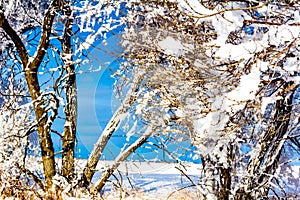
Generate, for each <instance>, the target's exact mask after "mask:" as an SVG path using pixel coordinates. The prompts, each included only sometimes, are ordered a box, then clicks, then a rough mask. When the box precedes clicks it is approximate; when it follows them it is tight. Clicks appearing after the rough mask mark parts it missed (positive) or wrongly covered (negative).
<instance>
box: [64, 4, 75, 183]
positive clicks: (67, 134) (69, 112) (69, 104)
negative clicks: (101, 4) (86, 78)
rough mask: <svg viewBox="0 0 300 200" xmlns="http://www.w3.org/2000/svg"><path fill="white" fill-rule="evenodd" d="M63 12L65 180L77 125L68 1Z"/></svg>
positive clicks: (70, 175) (71, 163)
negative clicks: (64, 17) (64, 18)
mask: <svg viewBox="0 0 300 200" xmlns="http://www.w3.org/2000/svg"><path fill="white" fill-rule="evenodd" d="M63 14H64V15H65V16H66V22H65V29H64V34H63V41H62V48H63V58H62V59H63V61H64V64H65V66H64V67H65V70H66V73H67V77H66V84H65V91H66V106H65V109H64V112H65V115H66V121H65V125H64V134H63V138H62V151H63V153H62V174H63V176H64V177H65V178H67V180H71V179H72V178H73V175H74V157H75V152H74V150H75V140H76V127H77V87H76V72H75V66H74V61H73V58H72V53H73V51H72V43H71V37H72V33H73V32H72V25H73V16H72V11H71V7H70V1H69V0H66V1H64V7H63Z"/></svg>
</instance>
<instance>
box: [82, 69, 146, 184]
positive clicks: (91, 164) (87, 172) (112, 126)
mask: <svg viewBox="0 0 300 200" xmlns="http://www.w3.org/2000/svg"><path fill="white" fill-rule="evenodd" d="M142 77H143V75H141V76H140V77H138V78H136V79H134V80H133V83H132V87H131V88H130V90H129V91H128V92H127V95H126V97H125V99H124V100H123V102H122V103H121V105H120V107H119V108H118V110H117V111H116V112H115V114H114V115H113V117H112V118H111V120H110V121H109V122H108V124H107V125H106V127H105V129H104V131H103V132H102V134H101V136H100V137H99V139H98V141H97V142H96V144H95V145H94V149H93V151H92V153H91V155H90V156H89V158H88V162H87V164H86V166H85V168H84V171H83V176H82V178H81V180H80V183H79V184H80V185H82V186H85V187H87V186H88V185H89V184H90V182H91V180H92V177H93V175H94V173H95V172H96V166H97V163H98V161H99V159H100V157H101V155H102V153H103V150H104V148H105V147H106V144H107V142H108V140H109V139H110V138H111V136H112V134H113V133H114V132H115V130H116V129H117V128H118V126H119V125H120V123H121V122H122V121H123V116H124V114H126V112H127V111H128V109H129V108H130V106H131V105H132V104H133V103H134V102H135V100H136V92H137V89H138V86H139V84H140V81H141V79H142Z"/></svg>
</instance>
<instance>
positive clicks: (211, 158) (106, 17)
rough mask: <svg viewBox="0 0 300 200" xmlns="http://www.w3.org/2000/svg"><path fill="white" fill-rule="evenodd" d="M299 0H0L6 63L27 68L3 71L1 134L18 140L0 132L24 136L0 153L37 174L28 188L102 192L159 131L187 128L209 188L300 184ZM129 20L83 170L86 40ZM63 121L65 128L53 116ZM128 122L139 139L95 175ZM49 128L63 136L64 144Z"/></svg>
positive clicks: (288, 189) (247, 189)
mask: <svg viewBox="0 0 300 200" xmlns="http://www.w3.org/2000/svg"><path fill="white" fill-rule="evenodd" d="M299 6H300V5H299V3H298V2H296V1H284V2H281V1H222V2H220V1H200V0H199V1H192V0H191V1H189V0H182V1H181V0H169V1H168V0H166V1H158V0H154V1H142V0H141V1H140V0H135V1H132V0H122V1H114V0H107V1H88V0H87V1H71V0H45V1H39V2H36V1H33V0H29V1H25V0H24V1H23V0H13V1H5V0H2V1H0V37H1V43H0V44H1V45H0V52H1V55H0V56H1V60H0V61H1V70H3V69H8V67H10V66H13V67H16V68H18V69H19V71H18V72H19V73H20V74H19V75H18V76H20V78H18V79H9V81H7V82H6V84H7V85H8V86H7V87H8V88H9V90H8V89H4V90H0V91H1V93H3V94H6V95H8V96H6V97H5V98H3V95H1V98H0V101H1V108H3V109H1V124H5V125H3V126H4V127H6V128H5V129H3V131H2V132H0V133H1V140H3V141H4V140H6V139H8V140H10V139H11V137H6V136H5V137H2V136H4V135H6V134H9V135H11V136H15V135H16V134H17V135H18V136H19V137H20V138H19V140H13V141H10V142H9V144H11V145H9V146H8V147H3V150H4V151H7V150H8V151H11V149H10V148H16V147H18V150H16V151H14V154H11V155H10V154H9V155H7V152H4V153H3V154H2V155H4V158H5V159H6V158H8V157H9V156H15V157H14V158H15V159H16V160H14V163H16V165H15V166H16V168H17V169H18V170H17V173H19V174H20V176H19V177H21V178H20V179H19V180H26V179H24V178H23V177H26V178H28V179H27V180H30V181H29V182H28V183H30V184H29V186H28V187H31V186H32V185H31V181H34V182H35V183H37V185H38V186H39V188H40V189H42V190H44V191H46V192H48V193H49V194H50V193H51V189H57V188H56V187H61V188H60V189H63V190H65V192H70V193H69V195H74V196H75V195H76V191H73V193H72V192H71V187H72V186H74V187H75V188H76V187H77V188H78V187H79V188H81V189H82V188H85V189H87V188H89V189H90V190H91V192H92V193H96V194H97V193H98V191H99V190H101V189H102V188H103V186H104V185H105V183H106V181H107V180H108V178H109V177H110V176H111V175H112V174H113V173H114V170H115V169H116V168H117V167H118V165H119V164H120V163H121V162H122V161H124V160H125V159H126V158H127V157H128V156H129V155H130V154H131V153H132V152H134V151H135V150H136V149H137V148H139V147H140V146H141V145H142V144H144V143H145V142H147V140H148V139H149V137H150V136H154V137H161V136H162V137H171V138H173V139H174V138H175V139H176V140H178V141H179V140H182V139H183V138H190V140H191V141H192V143H193V145H194V146H196V147H197V153H198V155H199V156H198V157H197V156H195V157H194V159H198V160H201V162H202V166H203V173H202V174H199V177H200V178H201V179H200V182H199V183H198V184H196V187H197V189H198V190H199V192H200V193H201V195H200V198H202V199H205V198H206V199H228V198H230V197H233V198H237V199H257V198H267V197H270V196H272V195H273V196H274V195H275V196H276V195H277V196H282V197H285V196H287V195H289V194H297V192H298V191H297V190H296V187H295V186H296V185H297V184H299V183H298V182H297V181H295V179H294V177H292V173H291V172H290V170H289V168H291V167H292V166H291V164H290V163H292V162H293V160H295V159H296V160H297V159H298V158H299V153H298V149H299V59H298V58H299V54H298V48H299V47H298V46H299V39H298V38H299V34H300V33H299V30H300V28H299V11H298V10H299V9H298V8H299ZM120 27H121V28H123V29H124V31H123V32H122V35H121V36H120V37H121V38H120V39H121V40H122V47H123V49H124V54H123V55H122V56H120V59H119V60H120V69H119V70H118V71H117V72H116V73H115V74H114V76H115V77H116V84H115V88H116V94H117V96H118V97H119V98H120V100H121V103H120V106H119V108H118V109H117V110H116V111H115V113H114V115H113V117H112V118H111V120H110V121H109V122H108V124H107V126H106V127H105V128H104V130H103V132H102V133H101V136H100V137H99V140H98V141H97V143H96V144H95V146H94V149H93V151H92V152H91V155H90V157H89V159H88V161H87V163H86V166H85V167H84V169H83V170H82V171H80V170H79V171H78V170H77V169H75V157H74V147H75V141H76V127H77V91H76V73H81V70H82V69H81V68H80V67H81V64H82V63H85V62H88V60H89V51H90V50H91V49H92V48H95V45H97V44H99V42H101V40H105V38H106V37H107V36H108V35H109V34H110V33H111V31H112V30H120V29H119V28H120ZM11 69H13V68H11ZM92 70H95V69H92ZM12 75H14V73H6V74H4V73H3V74H1V76H2V77H1V78H2V79H6V78H8V77H9V76H12ZM22 78H23V79H22ZM12 80H14V81H12ZM16 80H23V81H22V83H25V82H24V81H26V85H27V87H25V88H22V89H18V88H17V86H18V87H22V86H24V84H17V83H15V81H16ZM5 87H6V86H5V84H3V86H1V89H2V88H5ZM10 94H12V96H10ZM18 95H22V103H20V99H18V97H19V96H18ZM15 99H17V100H15ZM23 100H24V102H23ZM6 102H7V103H8V102H9V103H8V104H7V105H8V106H3V105H4V103H6ZM10 105H12V106H13V107H16V109H11V108H12V107H10ZM29 110H31V111H33V112H29ZM58 120H63V124H64V126H63V127H62V131H59V130H54V127H53V126H52V124H53V123H55V121H58ZM124 123H127V125H128V126H129V128H125V129H126V130H127V131H128V133H127V134H126V135H127V136H128V138H130V137H131V136H133V135H134V136H137V139H136V140H135V141H134V142H133V143H131V144H128V145H124V148H123V149H122V150H121V152H120V154H119V155H118V156H117V158H116V159H115V163H114V164H113V165H112V166H110V167H108V168H107V169H105V170H104V172H103V173H102V177H101V178H100V179H99V180H98V181H97V182H96V183H95V184H93V183H92V178H93V176H94V173H95V171H96V165H97V163H98V161H99V158H100V157H101V155H102V154H103V151H104V149H105V147H106V145H107V143H108V141H109V140H110V139H111V137H112V135H113V133H114V132H115V130H117V129H118V128H119V127H120V125H121V124H124ZM1 126H2V125H1ZM12 129H14V130H12ZM35 130H36V131H37V135H38V141H39V151H40V154H41V161H40V162H41V166H42V168H43V169H42V170H36V171H33V169H32V168H31V167H30V165H27V163H30V164H32V163H36V164H38V163H40V162H39V161H38V159H36V161H35V160H34V159H33V158H39V157H31V156H27V155H26V152H28V151H27V149H26V148H28V147H29V146H30V145H28V143H26V142H27V141H28V140H27V138H28V137H27V136H28V135H30V134H31V132H34V131H35ZM51 134H57V135H58V136H59V137H60V138H61V142H62V148H61V151H60V152H55V150H54V146H53V140H52V136H51ZM21 136H22V137H21ZM23 136H26V137H23ZM3 138H4V139H3ZM14 142H17V144H14ZM2 144H5V143H4V142H2V141H0V145H2ZM149 145H151V143H149ZM153 146H154V144H153ZM30 148H31V147H30ZM32 149H33V150H34V147H32ZM56 153H59V154H61V156H62V159H61V161H62V163H58V162H57V161H56V160H55V157H54V155H55V154H56ZM17 155H22V156H20V157H22V158H24V159H23V161H22V162H21V161H20V160H19V161H18V160H17V158H16V156H17ZM7 156H8V157H7ZM29 159H31V160H29ZM60 164H61V165H60ZM58 166H59V167H58ZM60 166H61V167H60ZM11 169H13V168H11ZM41 174H42V175H41ZM6 175H7V174H6ZM15 177H17V176H15ZM59 182H60V183H59ZM292 184H293V185H292ZM287 185H289V186H287ZM12 195H13V194H12ZM53 195H54V194H53ZM58 195H60V194H59V193H58ZM50 196H51V194H50Z"/></svg>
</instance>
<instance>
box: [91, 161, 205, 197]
mask: <svg viewBox="0 0 300 200" xmlns="http://www.w3.org/2000/svg"><path fill="white" fill-rule="evenodd" d="M112 163H113V162H112V161H100V162H99V164H98V166H97V168H98V169H99V170H100V171H101V170H103V169H105V168H106V167H107V166H110V165H111V164H112ZM183 166H184V167H183ZM200 170H201V165H200V164H193V163H184V164H183V165H179V164H175V163H156V162H124V163H122V164H121V165H120V167H119V168H118V172H117V173H115V177H112V178H111V179H110V180H111V182H108V183H107V184H106V185H105V189H104V190H105V192H109V191H111V190H113V188H114V184H117V185H118V184H121V185H122V187H123V188H131V189H133V190H137V191H140V192H143V193H145V194H147V196H148V197H149V198H150V199H158V197H159V199H167V198H168V197H169V198H170V199H173V198H172V197H171V196H174V195H177V194H176V193H177V191H178V190H182V189H183V188H187V189H186V190H188V191H193V190H195V187H191V185H193V183H194V182H195V183H197V182H198V177H199V174H200ZM184 174H186V175H188V177H189V179H188V178H187V177H186V176H185V175H184ZM100 175H101V173H97V174H96V175H95V177H94V180H97V179H98V178H99V176H100Z"/></svg>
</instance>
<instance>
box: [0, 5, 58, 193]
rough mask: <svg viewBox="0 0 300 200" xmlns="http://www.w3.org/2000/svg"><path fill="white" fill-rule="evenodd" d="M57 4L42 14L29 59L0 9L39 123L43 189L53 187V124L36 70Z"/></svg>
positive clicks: (0, 23)
mask: <svg viewBox="0 0 300 200" xmlns="http://www.w3.org/2000/svg"><path fill="white" fill-rule="evenodd" d="M58 4H59V0H53V1H52V3H51V5H50V6H49V8H48V10H47V12H46V13H45V17H44V21H43V26H42V32H41V38H40V41H39V46H38V48H37V50H36V53H35V56H34V57H33V58H32V59H31V60H29V55H28V53H27V50H26V47H25V46H24V44H23V42H22V40H21V39H20V37H19V36H18V34H17V33H16V31H15V30H13V28H12V27H11V26H10V24H9V23H8V21H7V19H6V18H5V16H4V12H3V11H2V10H0V27H1V28H2V29H3V30H4V32H5V33H6V34H7V35H8V36H9V37H10V38H11V40H12V42H13V43H14V45H15V47H16V49H17V52H18V54H19V56H20V58H21V62H22V65H23V68H24V71H25V78H26V81H27V85H28V89H29V93H30V96H31V98H32V101H33V106H34V112H35V115H36V120H37V122H38V127H37V128H38V138H39V143H40V148H41V154H42V162H43V168H44V176H45V181H46V188H47V187H48V188H49V187H51V186H52V178H53V177H54V175H55V173H56V171H55V160H54V148H53V142H52V139H51V134H50V129H51V125H52V123H51V122H48V115H47V110H46V109H45V107H44V101H43V100H42V97H41V91H40V86H39V81H38V76H37V72H38V69H39V66H40V64H41V63H42V61H43V59H44V56H45V54H46V50H47V49H48V46H49V37H50V34H51V28H52V26H53V20H54V17H55V15H56V12H57V10H58V9H59V7H58Z"/></svg>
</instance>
